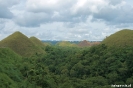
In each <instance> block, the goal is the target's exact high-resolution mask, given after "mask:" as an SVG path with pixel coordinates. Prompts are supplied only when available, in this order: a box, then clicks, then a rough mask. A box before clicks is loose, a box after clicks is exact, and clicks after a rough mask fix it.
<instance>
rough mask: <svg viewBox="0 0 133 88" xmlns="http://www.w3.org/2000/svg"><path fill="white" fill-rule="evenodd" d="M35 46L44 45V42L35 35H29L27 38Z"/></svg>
mask: <svg viewBox="0 0 133 88" xmlns="http://www.w3.org/2000/svg"><path fill="white" fill-rule="evenodd" d="M29 39H30V40H31V41H32V42H33V43H34V44H35V45H36V46H39V47H44V46H45V44H44V43H43V42H41V41H40V40H39V39H38V38H36V37H30V38H29Z"/></svg>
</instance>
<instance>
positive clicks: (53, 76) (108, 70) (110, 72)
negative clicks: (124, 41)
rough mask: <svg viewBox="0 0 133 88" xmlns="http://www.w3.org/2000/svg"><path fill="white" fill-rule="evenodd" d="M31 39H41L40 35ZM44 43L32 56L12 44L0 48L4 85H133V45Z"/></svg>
mask: <svg viewBox="0 0 133 88" xmlns="http://www.w3.org/2000/svg"><path fill="white" fill-rule="evenodd" d="M31 40H32V42H34V41H35V40H36V41H38V40H37V39H36V38H33V39H31ZM38 42H39V41H38ZM34 43H35V42H34ZM41 45H42V44H40V45H39V44H38V43H36V44H35V46H36V47H38V48H39V49H41V50H43V51H44V52H45V53H44V54H38V53H35V54H34V55H32V56H31V55H30V57H29V56H27V57H25V56H23V55H21V56H20V54H19V52H18V54H17V52H16V51H15V50H13V49H12V48H7V47H1V48H0V88H111V85H112V84H119V85H120V84H122V85H125V84H127V85H129V84H132V86H133V46H126V47H118V46H107V45H105V44H99V45H96V46H92V47H85V48H79V47H72V46H64V45H63V46H59V45H47V46H44V47H43V46H41ZM31 52H32V51H31ZM36 52H37V51H36Z"/></svg>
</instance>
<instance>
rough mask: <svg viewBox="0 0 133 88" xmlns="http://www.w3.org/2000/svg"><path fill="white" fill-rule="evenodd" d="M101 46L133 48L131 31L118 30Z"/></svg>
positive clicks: (132, 32) (132, 33)
mask: <svg viewBox="0 0 133 88" xmlns="http://www.w3.org/2000/svg"><path fill="white" fill-rule="evenodd" d="M102 44H106V45H108V46H120V47H124V46H133V30H129V29H123V30H120V31H118V32H116V33H114V34H112V35H110V36H109V37H107V38H106V39H104V40H103V41H102Z"/></svg>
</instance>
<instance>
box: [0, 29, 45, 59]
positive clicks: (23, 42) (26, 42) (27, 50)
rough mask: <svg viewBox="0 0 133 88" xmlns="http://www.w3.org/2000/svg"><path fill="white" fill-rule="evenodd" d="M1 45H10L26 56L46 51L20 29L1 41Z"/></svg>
mask: <svg viewBox="0 0 133 88" xmlns="http://www.w3.org/2000/svg"><path fill="white" fill-rule="evenodd" d="M0 47H9V48H11V49H12V50H14V51H15V52H16V53H18V54H19V55H21V56H24V57H30V56H32V55H35V54H41V53H44V52H42V50H41V49H40V48H38V47H37V46H36V45H35V44H34V43H33V42H32V41H31V40H30V39H29V38H28V37H27V36H25V35H24V34H22V33H21V32H19V31H17V32H15V33H13V34H11V35H9V36H8V37H6V38H5V39H3V40H2V41H0Z"/></svg>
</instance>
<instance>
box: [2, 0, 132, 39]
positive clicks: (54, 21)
mask: <svg viewBox="0 0 133 88" xmlns="http://www.w3.org/2000/svg"><path fill="white" fill-rule="evenodd" d="M131 2H132V0H0V7H1V8H0V13H1V14H0V30H1V31H0V36H2V35H3V37H0V38H1V39H2V38H4V37H5V36H7V35H8V34H10V33H13V32H14V31H21V32H23V33H24V34H26V35H27V36H28V37H29V36H36V37H38V38H39V39H45V40H84V39H86V40H90V41H92V40H96V41H98V40H102V39H104V38H105V37H106V36H108V35H110V34H112V33H114V32H116V31H118V30H120V29H123V28H130V29H132V28H133V27H132V25H133V11H132V10H133V7H132V4H131ZM2 11H3V12H2Z"/></svg>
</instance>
